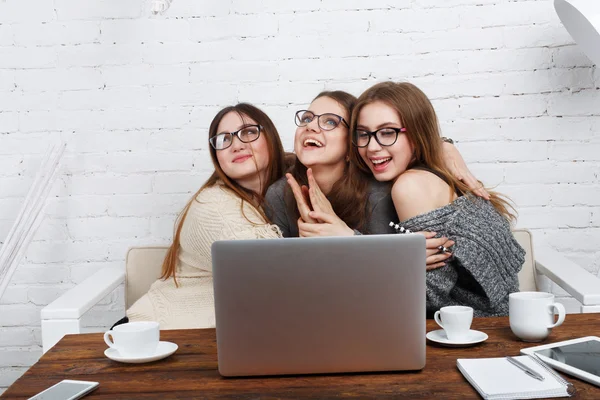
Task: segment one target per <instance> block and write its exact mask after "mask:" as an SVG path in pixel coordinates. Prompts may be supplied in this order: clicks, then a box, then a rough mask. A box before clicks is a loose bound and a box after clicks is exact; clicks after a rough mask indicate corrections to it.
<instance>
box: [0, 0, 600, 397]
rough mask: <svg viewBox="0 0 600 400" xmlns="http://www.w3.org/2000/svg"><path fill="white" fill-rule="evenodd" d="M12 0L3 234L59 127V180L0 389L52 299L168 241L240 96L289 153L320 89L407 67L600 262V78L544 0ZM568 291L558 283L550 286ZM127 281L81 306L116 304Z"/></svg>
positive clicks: (497, 174)
mask: <svg viewBox="0 0 600 400" xmlns="http://www.w3.org/2000/svg"><path fill="white" fill-rule="evenodd" d="M149 13H150V11H149V6H148V3H147V2H145V1H143V0H131V1H122V0H104V1H101V2H81V1H79V0H55V1H54V2H49V1H44V0H5V1H0V241H1V240H3V239H4V238H5V237H6V235H7V233H8V229H9V228H10V226H11V223H12V221H13V219H14V218H15V213H16V212H17V210H18V208H19V205H20V203H21V201H22V199H23V197H24V195H25V193H26V191H27V189H28V187H29V185H30V184H31V182H32V179H33V176H34V175H35V172H36V169H37V167H38V165H39V163H40V158H41V155H42V154H43V153H44V151H45V149H46V147H47V145H48V144H49V143H50V139H51V138H57V137H60V138H62V139H63V140H65V141H66V142H67V143H68V148H67V154H66V155H65V157H64V167H63V176H62V177H61V178H60V179H59V181H58V182H57V183H56V185H55V188H54V189H53V193H52V197H51V198H50V199H49V204H48V208H47V214H48V216H47V219H46V220H45V221H44V223H43V224H42V226H41V228H40V230H39V232H38V234H37V235H36V238H35V241H34V242H33V243H32V244H31V246H30V248H29V251H28V254H27V258H26V260H25V262H24V264H23V265H21V266H20V267H19V269H18V270H17V273H16V274H15V276H14V278H13V281H12V284H11V286H10V287H9V289H8V291H7V293H6V295H5V296H4V298H3V299H2V300H1V301H0V393H1V392H2V391H3V389H2V388H3V387H7V386H8V385H10V384H11V383H12V381H14V380H15V379H16V378H18V377H19V376H20V375H21V374H22V373H23V372H24V371H25V370H26V368H27V366H29V365H31V364H32V363H33V362H35V361H36V360H37V358H38V357H39V356H40V354H41V347H40V342H41V341H40V333H39V330H40V315H39V312H40V308H41V307H42V306H44V305H45V304H47V303H49V302H50V301H52V300H53V299H54V298H55V297H56V296H58V295H59V294H60V293H63V292H64V291H66V290H67V289H68V288H70V287H72V286H73V285H75V284H76V283H77V282H81V281H82V280H83V279H85V278H86V277H87V276H89V275H91V274H92V273H93V272H95V271H96V270H98V269H99V268H102V267H104V266H122V265H123V259H124V256H125V251H126V250H127V248H128V247H130V246H135V245H151V244H166V243H168V241H169V239H170V236H171V234H172V231H173V222H174V220H175V218H176V215H177V213H178V212H179V211H180V209H181V207H182V206H183V205H184V204H185V202H186V201H187V199H188V198H189V196H190V193H192V192H195V191H196V190H197V188H198V187H200V185H201V184H202V183H203V181H204V180H205V179H206V178H207V177H208V176H209V174H210V170H211V163H210V159H209V156H208V151H207V142H206V132H207V129H208V125H209V123H210V120H211V118H212V117H213V115H214V114H215V113H216V112H217V110H218V109H219V107H221V106H224V105H227V104H231V103H235V102H237V101H248V102H252V103H255V104H257V105H259V106H261V107H262V108H263V109H264V110H265V111H266V112H267V113H268V114H269V115H270V116H271V117H272V118H273V120H274V121H275V122H276V125H277V127H278V128H279V132H280V134H281V136H282V140H283V143H284V145H285V147H286V149H288V150H291V148H292V137H293V132H294V130H295V126H294V123H293V112H294V111H295V110H296V109H298V108H300V107H304V106H306V105H307V104H308V103H309V101H310V100H311V99H312V98H313V97H314V96H315V95H316V94H317V93H318V92H319V91H321V90H323V89H325V88H326V89H343V90H349V91H351V92H352V93H354V94H356V95H358V94H360V92H361V91H362V90H364V89H365V88H367V87H369V86H370V85H372V84H373V83H375V82H377V81H380V80H386V79H393V80H402V79H407V80H410V81H412V82H414V83H416V84H417V85H419V86H420V87H422V88H423V90H424V91H425V92H426V93H427V94H428V95H429V96H430V97H431V98H432V100H433V102H434V105H435V106H436V109H437V110H438V114H439V117H440V123H441V126H442V130H443V132H444V134H446V135H447V136H451V137H453V138H454V139H455V140H456V141H457V142H458V144H457V145H458V148H459V149H460V150H461V152H462V153H463V155H464V156H465V158H466V159H467V160H468V161H469V163H470V166H471V168H472V170H473V171H474V172H475V173H476V175H477V176H478V177H479V178H480V179H482V180H483V181H484V182H485V183H487V184H489V185H494V186H497V187H496V190H499V191H501V192H503V193H506V194H507V195H509V196H511V198H512V199H513V200H514V201H515V202H516V203H517V208H518V211H519V212H520V219H519V223H518V225H519V226H520V227H526V228H529V229H531V230H532V231H533V233H534V237H535V238H536V241H542V240H545V241H546V242H547V243H549V244H550V245H551V246H553V247H555V248H556V249H558V250H559V251H561V252H562V253H563V254H565V255H566V256H567V257H569V258H571V259H573V260H574V261H576V262H578V263H580V265H582V266H583V267H585V268H587V269H588V270H590V271H592V272H594V273H598V271H599V270H600V261H599V259H600V252H599V251H598V246H597V244H598V242H599V241H600V177H599V175H600V136H599V135H600V91H599V90H598V87H600V72H598V70H597V69H596V68H594V67H593V66H592V64H591V62H590V61H589V60H588V59H587V58H586V57H585V55H583V54H582V52H581V51H580V49H579V48H578V47H577V46H576V45H574V44H573V42H572V40H571V38H570V37H569V35H568V33H567V32H566V30H565V29H564V28H563V27H562V26H561V24H560V22H559V21H558V18H557V17H556V16H555V15H554V12H553V8H552V1H550V0H537V1H535V0H520V1H508V0H445V1H439V0H399V1H393V2H392V1H387V0H371V1H359V0H350V1H348V0H346V1H342V0H306V1H302V2H298V1H280V0H265V1H261V2H257V1H254V0H220V1H209V0H175V1H174V2H173V4H172V6H171V8H170V9H169V11H168V12H167V15H166V16H164V17H161V18H151V17H149ZM557 293H559V294H560V295H564V293H562V292H559V291H557ZM122 298H123V296H122V289H119V290H118V291H117V292H116V293H114V294H112V295H111V296H108V298H107V299H105V300H104V301H102V302H101V304H100V305H98V306H97V307H96V308H95V309H93V310H92V311H91V312H90V313H89V314H88V315H86V317H85V322H84V325H85V326H86V329H88V330H98V331H100V330H103V329H104V328H106V327H107V326H109V325H110V324H111V323H113V322H114V321H116V320H117V319H119V318H120V317H121V316H122V315H123V312H124V310H123V300H122Z"/></svg>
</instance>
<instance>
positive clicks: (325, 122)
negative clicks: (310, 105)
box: [296, 110, 349, 131]
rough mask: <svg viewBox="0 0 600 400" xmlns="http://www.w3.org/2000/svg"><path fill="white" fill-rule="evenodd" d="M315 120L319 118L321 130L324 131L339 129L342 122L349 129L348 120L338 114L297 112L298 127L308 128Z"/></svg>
mask: <svg viewBox="0 0 600 400" xmlns="http://www.w3.org/2000/svg"><path fill="white" fill-rule="evenodd" d="M315 118H317V123H318V124H319V128H321V129H323V130H324V131H331V130H333V129H335V128H337V127H338V126H339V125H340V124H341V123H342V122H343V123H344V125H346V127H349V126H348V123H347V122H346V120H345V119H344V118H343V117H340V116H339V115H337V114H333V113H326V114H321V115H318V114H315V113H314V112H312V111H308V110H300V111H297V112H296V125H298V126H306V125H308V124H310V123H311V122H312V121H313V120H314V119H315Z"/></svg>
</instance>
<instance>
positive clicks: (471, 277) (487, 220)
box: [400, 195, 525, 317]
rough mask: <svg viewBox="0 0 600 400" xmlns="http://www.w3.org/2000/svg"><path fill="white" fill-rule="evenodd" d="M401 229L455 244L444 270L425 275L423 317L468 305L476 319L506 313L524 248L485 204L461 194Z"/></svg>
mask: <svg viewBox="0 0 600 400" xmlns="http://www.w3.org/2000/svg"><path fill="white" fill-rule="evenodd" d="M400 225H401V226H403V227H404V228H406V229H410V230H411V231H413V232H416V231H434V232H437V234H438V235H441V236H446V237H448V238H450V239H452V240H454V241H455V245H454V247H453V249H452V251H453V257H452V258H451V260H450V261H449V262H448V264H447V265H446V266H445V267H441V268H438V269H434V270H432V271H427V274H426V281H427V290H426V293H427V314H428V316H429V317H431V316H432V315H433V313H434V312H435V311H436V310H438V309H440V307H443V306H448V305H468V306H471V307H473V309H474V314H475V316H477V317H485V316H501V315H508V295H509V294H510V293H512V292H517V291H519V282H518V277H517V274H518V273H519V271H520V270H521V267H522V266H523V262H524V260H525V250H523V248H522V247H521V246H520V245H519V244H518V243H517V241H516V239H515V238H514V236H513V234H512V232H511V230H510V225H509V223H508V221H506V219H505V218H504V217H502V216H501V215H500V214H499V213H498V212H497V211H496V209H495V208H494V207H493V206H492V204H491V203H490V202H489V201H486V200H483V199H481V198H479V197H475V196H472V195H466V196H462V197H459V198H458V199H456V200H455V201H454V202H452V203H450V204H448V205H446V206H444V207H441V208H437V209H435V210H432V211H430V212H428V213H425V214H422V215H418V216H416V217H413V218H410V219H408V220H406V221H402V222H400Z"/></svg>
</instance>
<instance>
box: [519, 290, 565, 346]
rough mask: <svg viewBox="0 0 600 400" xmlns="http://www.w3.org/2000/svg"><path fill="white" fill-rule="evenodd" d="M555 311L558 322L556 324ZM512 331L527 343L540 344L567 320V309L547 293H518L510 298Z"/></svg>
mask: <svg viewBox="0 0 600 400" xmlns="http://www.w3.org/2000/svg"><path fill="white" fill-rule="evenodd" d="M554 310H556V311H557V312H558V320H557V321H556V322H554ZM508 318H509V321H510V329H511V330H512V331H513V333H514V334H515V335H516V336H517V337H518V338H520V339H521V340H523V341H525V342H539V341H542V340H544V339H546V338H547V337H548V335H549V334H550V331H551V330H552V328H556V327H557V326H559V325H561V324H562V323H563V322H564V320H565V307H564V306H563V305H562V304H560V303H555V302H554V295H553V294H552V293H546V292H516V293H511V294H510V295H509V296H508Z"/></svg>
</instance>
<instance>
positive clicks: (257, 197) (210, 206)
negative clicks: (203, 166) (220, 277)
mask: <svg viewBox="0 0 600 400" xmlns="http://www.w3.org/2000/svg"><path fill="white" fill-rule="evenodd" d="M209 144H210V146H209V148H210V154H211V158H212V162H213V165H214V167H215V172H214V173H213V174H212V176H211V177H210V178H209V179H208V181H207V182H206V183H205V184H204V185H203V186H202V188H200V190H199V191H198V192H197V193H196V194H195V195H194V196H193V197H192V199H191V200H190V201H189V202H188V204H187V205H186V206H185V208H184V209H183V212H182V213H181V216H180V218H179V220H178V222H177V229H176V232H175V236H174V240H173V244H172V245H171V247H170V249H169V251H168V253H167V256H166V257H165V260H164V262H163V270H162V276H161V278H160V279H158V280H157V281H156V282H154V283H153V284H152V286H151V287H150V290H149V291H148V293H146V294H145V295H144V296H142V297H141V298H140V299H139V300H138V301H137V302H135V303H134V304H133V305H132V306H131V308H129V309H128V310H127V318H128V319H129V321H142V320H152V321H158V322H159V324H160V328H161V329H185V328H210V327H214V326H215V311H214V297H213V284H212V258H211V245H212V243H213V242H215V241H217V240H226V239H259V238H278V237H281V233H280V231H279V229H278V228H277V227H276V226H274V225H270V224H268V223H267V218H266V217H265V214H264V211H263V208H262V206H263V199H264V195H265V192H266V189H267V188H268V187H269V185H271V184H272V183H273V182H275V181H276V180H277V179H278V178H280V177H281V176H282V175H283V172H284V168H285V167H284V151H283V146H282V145H281V140H280V138H279V135H278V133H277V130H276V128H275V126H274V125H273V122H272V121H271V120H270V119H269V117H268V116H267V115H266V114H265V113H263V112H262V111H261V110H260V109H258V108H256V107H254V106H252V105H249V104H238V105H236V106H232V107H227V108H224V109H223V110H221V111H220V112H219V113H218V114H217V115H216V116H215V118H214V119H213V121H212V123H211V125H210V128H209Z"/></svg>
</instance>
